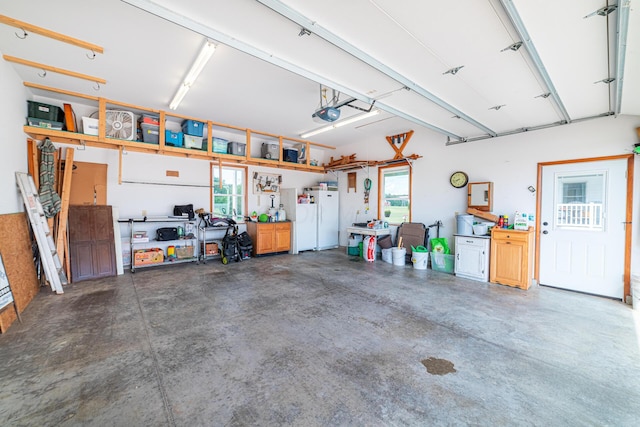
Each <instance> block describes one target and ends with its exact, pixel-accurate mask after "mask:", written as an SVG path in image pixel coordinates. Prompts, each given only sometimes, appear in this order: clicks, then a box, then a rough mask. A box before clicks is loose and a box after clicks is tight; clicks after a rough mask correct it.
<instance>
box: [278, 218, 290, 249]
mask: <svg viewBox="0 0 640 427" xmlns="http://www.w3.org/2000/svg"><path fill="white" fill-rule="evenodd" d="M275 233H276V235H275V239H276V241H275V251H276V252H284V251H289V250H290V249H291V223H289V222H286V223H282V224H276V227H275Z"/></svg>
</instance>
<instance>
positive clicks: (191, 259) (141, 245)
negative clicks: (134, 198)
mask: <svg viewBox="0 0 640 427" xmlns="http://www.w3.org/2000/svg"><path fill="white" fill-rule="evenodd" d="M118 222H120V223H129V239H130V240H129V247H130V248H131V272H132V273H135V272H136V269H137V268H147V267H158V266H160V265H172V264H181V263H184V262H194V261H195V262H198V260H199V256H198V248H197V247H194V252H193V256H192V257H189V258H167V257H165V259H164V261H163V262H162V263H157V264H146V265H135V256H134V254H135V250H136V249H141V248H149V247H152V246H154V245H155V246H158V244H159V243H161V244H162V245H167V246H168V245H170V244H172V243H176V242H179V243H182V244H184V243H186V242H191V244H192V245H193V244H195V245H197V242H198V238H197V237H193V238H188V239H185V238H182V239H177V240H163V241H161V242H160V241H158V240H155V239H149V241H148V242H134V241H133V235H134V230H133V224H134V223H145V224H147V223H158V224H162V223H165V224H167V223H182V224H184V225H187V224H189V223H190V224H193V225H194V226H195V224H194V222H193V220H188V219H186V218H170V217H167V218H146V217H145V218H143V219H134V218H129V219H119V220H118ZM186 228H187V227H185V229H186Z"/></svg>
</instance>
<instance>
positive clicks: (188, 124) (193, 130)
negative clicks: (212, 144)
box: [182, 120, 226, 150]
mask: <svg viewBox="0 0 640 427" xmlns="http://www.w3.org/2000/svg"><path fill="white" fill-rule="evenodd" d="M182 132H183V133H184V136H183V138H184V142H183V145H184V148H195V149H196V150H206V149H207V146H206V145H204V144H203V143H202V140H203V138H202V136H203V135H204V123H202V122H197V121H195V120H185V121H184V122H182ZM225 148H226V147H225Z"/></svg>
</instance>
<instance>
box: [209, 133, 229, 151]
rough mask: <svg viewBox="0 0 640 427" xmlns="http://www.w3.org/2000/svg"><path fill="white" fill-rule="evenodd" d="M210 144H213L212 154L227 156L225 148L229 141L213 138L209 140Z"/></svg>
mask: <svg viewBox="0 0 640 427" xmlns="http://www.w3.org/2000/svg"><path fill="white" fill-rule="evenodd" d="M211 143H212V144H213V148H212V150H213V152H214V153H218V154H227V148H228V145H229V141H228V140H226V139H224V138H216V137H215V136H214V137H213V138H211Z"/></svg>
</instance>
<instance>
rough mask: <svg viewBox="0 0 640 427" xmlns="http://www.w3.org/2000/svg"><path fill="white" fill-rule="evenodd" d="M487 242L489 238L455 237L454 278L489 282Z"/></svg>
mask: <svg viewBox="0 0 640 427" xmlns="http://www.w3.org/2000/svg"><path fill="white" fill-rule="evenodd" d="M489 241H490V238H489V236H462V235H460V236H455V252H456V261H455V273H456V276H460V277H465V278H467V279H473V280H480V281H483V282H487V281H488V280H489Z"/></svg>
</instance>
